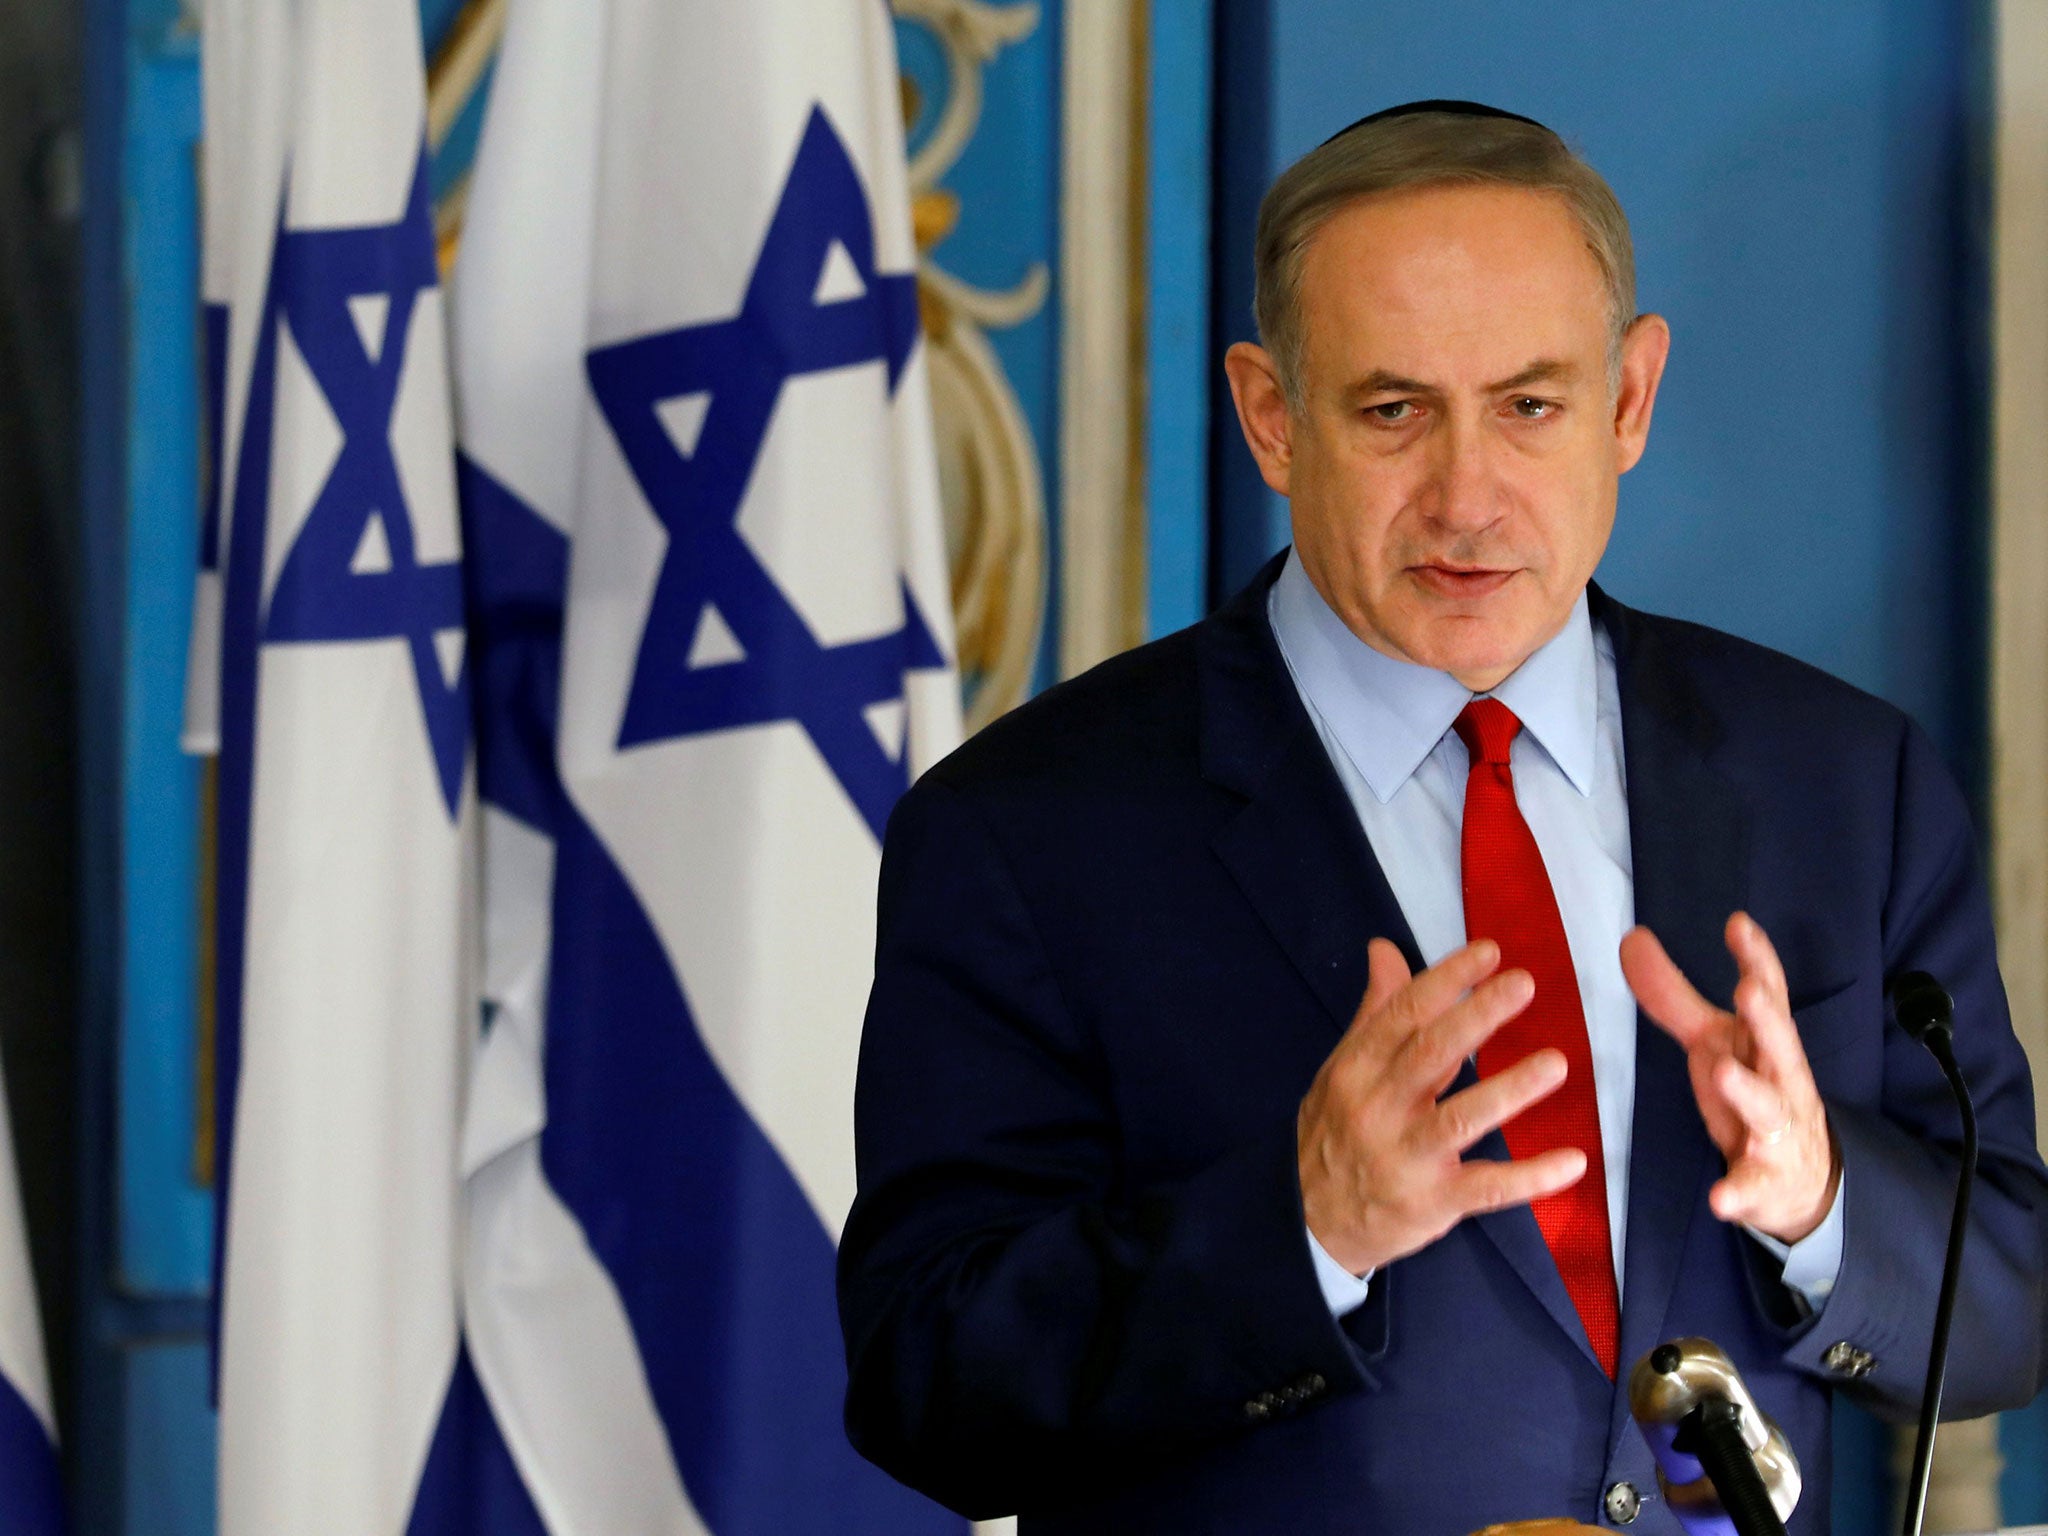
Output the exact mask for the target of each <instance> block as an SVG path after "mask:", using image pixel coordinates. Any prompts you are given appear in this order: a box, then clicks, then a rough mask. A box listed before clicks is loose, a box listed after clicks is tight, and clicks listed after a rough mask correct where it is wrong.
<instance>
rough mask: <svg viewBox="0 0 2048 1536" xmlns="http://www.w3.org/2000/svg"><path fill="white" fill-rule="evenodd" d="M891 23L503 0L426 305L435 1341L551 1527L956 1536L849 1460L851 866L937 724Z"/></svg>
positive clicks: (843, 11) (923, 432)
mask: <svg viewBox="0 0 2048 1536" xmlns="http://www.w3.org/2000/svg"><path fill="white" fill-rule="evenodd" d="M898 102H899V96H898V85H897V76H896V64H895V55H894V40H893V33H892V28H891V22H890V17H889V12H888V8H887V6H886V5H884V4H883V3H881V0H753V3H749V4H747V5H743V6H742V5H733V4H730V3H728V0H512V3H511V6H510V11H509V17H508V23H507V33H506V36H505V42H504V48H503V52H502V55H501V57H500V61H499V64H498V69H497V74H496V77H495V82H494V84H493V88H492V97H491V103H490V107H489V109H488V118H487V121H486V126H485V130H484V137H483V143H482V146H481V150H480V154H479V161H478V167H477V171H476V175H475V179H474V182H473V186H472V191H471V196H470V199H469V204H468V214H467V224H466V228H465V231H464V235H463V244H462V252H461V255H460V257H459V261H458V268H457V273H456V277H455V280H454V293H453V306H454V336H455V353H456V376H457V391H456V393H457V400H458V405H459V418H460V424H461V439H462V447H463V453H464V465H463V474H462V485H463V491H462V495H463V502H464V516H465V526H466V529H467V537H468V551H469V554H468V558H469V560H470V563H471V582H472V593H473V598H472V607H471V625H472V640H473V646H474V658H475V660H474V666H475V677H476V687H477V690H478V720H479V742H478V757H479V767H478V772H479V785H480V790H481V797H482V800H483V803H484V812H483V815H484V826H485V830H484V867H485V886H486V922H485V926H486V943H485V970H486V980H485V992H486V997H487V999H488V1001H489V1005H490V1009H491V1015H490V1016H491V1022H490V1024H489V1026H488V1032H487V1034H486V1036H485V1039H484V1042H483V1045H482V1048H481V1052H480V1055H479V1059H478V1062H477V1066H476V1073H475V1077H474V1080H473V1086H472V1093H471V1100H470V1111H469V1119H468V1123H467V1128H466V1132H465V1138H464V1153H463V1156H464V1161H463V1166H464V1169H465V1172H466V1173H467V1175H468V1180H469V1194H468V1199H469V1210H468V1236H467V1251H466V1254H465V1269H464V1276H465V1280H464V1296H465V1307H466V1319H465V1324H466V1329H467V1344H468V1351H469V1355H470V1356H471V1358H473V1360H474V1362H475V1369H476V1376H477V1378H478V1379H479V1380H480V1382H481V1384H482V1390H483V1395H484V1396H485V1397H486V1398H487V1399H488V1403H489V1408H490V1410H491V1413H490V1415H489V1418H490V1419H491V1420H493V1421H494V1424H495V1428H496V1430H497V1431H498V1432H501V1433H502V1436H503V1442H502V1443H503V1446H504V1447H505V1448H507V1449H508V1450H509V1464H510V1465H515V1466H516V1468H517V1475H518V1478H519V1480H520V1482H521V1484H522V1485H523V1487H524V1489H525V1491H526V1492H527V1493H528V1494H529V1495H530V1496H531V1499H532V1504H533V1507H534V1508H535V1509H536V1510H537V1511H538V1515H539V1518H540V1519H541V1520H542V1521H543V1522H544V1523H545V1527H546V1529H547V1530H548V1531H549V1532H552V1533H554V1536H580V1533H584V1532H592V1533H595V1532H614V1531H632V1532H636V1533H644V1536H685V1533H689V1536H695V1533H699V1532H710V1533H714V1536H754V1533H761V1536H767V1533H774V1536H802V1533H810V1532H817V1533H824V1532H832V1533H866V1532H875V1533H881V1532H887V1533H889V1536H904V1533H921V1532H939V1531H949V1532H963V1531H964V1530H965V1522H964V1521H962V1520H960V1519H959V1518H958V1517H956V1516H952V1515H950V1514H948V1513H947V1512H945V1511H943V1510H941V1509H939V1508H938V1507H937V1506H935V1505H933V1504H931V1503H929V1502H928V1501H925V1500H924V1499H922V1498H921V1497H919V1496H917V1495H914V1494H912V1493H910V1492H908V1491H907V1490H905V1489H903V1488H901V1487H900V1486H898V1485H896V1484H894V1483H893V1482H891V1481H890V1480H889V1479H888V1478H886V1477H885V1476H883V1475H882V1474H881V1473H880V1472H878V1471H876V1470H875V1469H873V1468H872V1467H870V1466H868V1465H867V1464H866V1463H864V1462H862V1461H861V1460H860V1459H859V1458H858V1457H857V1456H856V1455H855V1453H854V1452H853V1451H852V1450H851V1448H850V1447H849V1446H848V1444H847V1442H846V1437H845V1433H844V1430H843V1428H842V1426H841V1407H842V1399H843V1394H844V1389H845V1367H844V1357H843V1349H842V1345H841V1342H840V1337H839V1330H838V1325H837V1318H836V1311H835V1307H834V1301H833V1277H832V1271H833V1261H834V1246H835V1243H836V1240H837V1237H838V1234H839V1230H840V1227H841V1225H842V1223H843V1221H844V1219H845V1216H846V1212H847V1209H848V1207H849V1206H850V1204H851V1202H852V1198H853V1191H854V1173H853V1142H852V1090H853V1074H854V1061H855V1053H856V1046H857V1041H858V1034H859V1027H860V1019H861V1015H862V1011H863V1005H864V1001H865V997H866V991H867V986H868V982H869V978H870V976H871V973H872V954H873V944H874V895H875V884H876V879H877V875H878V871H879V866H880V838H881V834H882V828H883V824H884V822H885V820H886V818H887V816H888V814H889V810H890V807H891V806H892V805H893V804H894V802H895V800H896V798H897V796H898V795H900V794H901V793H902V791H903V789H904V788H905V787H906V786H907V784H908V783H909V781H910V778H911V777H912V776H913V775H914V774H915V773H916V772H917V771H918V770H919V769H921V768H922V767H924V766H926V765H928V764H929V763H930V762H932V761H933V760H934V759H935V758H936V757H937V756H938V755H940V754H941V753H943V752H944V751H945V750H947V749H948V748H950V747H951V746H952V745H953V744H954V743H955V742H956V741H957V740H958V736H959V729H960V725H959V705H958V694H957V684H956V679H955V676H954V673H953V671H952V669H951V664H950V662H949V660H948V657H949V655H950V652H951V623H950V614H949V604H948V593H947V580H946V570H945V552H944V544H943V533H942V529H941V525H940V521H939V508H938V500H937V480H936V471H935V467H934V455H933V447H932V434H931V422H930V405H929V397H928V392H927V383H926V377H925V365H924V358H923V353H922V351H921V349H920V347H919V342H918V316H917V306H916V296H915V286H914V280H913V276H912V273H913V268H914V250H913V247H912V242H911V236H910V220H909V209H908V194H907V189H906V168H905V162H904V150H903V133H902V124H901V119H900V115H899V111H900V109H899V105H898Z"/></svg>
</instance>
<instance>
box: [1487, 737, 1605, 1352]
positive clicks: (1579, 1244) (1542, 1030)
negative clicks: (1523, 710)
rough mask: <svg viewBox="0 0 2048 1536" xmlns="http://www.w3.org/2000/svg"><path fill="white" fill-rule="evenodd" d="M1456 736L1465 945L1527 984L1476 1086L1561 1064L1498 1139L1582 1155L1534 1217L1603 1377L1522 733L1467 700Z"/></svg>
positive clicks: (1564, 960) (1600, 1315)
mask: <svg viewBox="0 0 2048 1536" xmlns="http://www.w3.org/2000/svg"><path fill="white" fill-rule="evenodd" d="M1456 729H1457V732H1458V736H1459V739H1460V740H1462V741H1463V742H1464V743H1465V750H1466V751H1467V752H1468V753H1470V754H1471V758H1472V771H1471V774H1470V776H1469V777H1468V778H1467V779H1466V780H1465V834H1464V848H1463V860H1462V862H1463V866H1464V869H1463V874H1464V883H1465V935H1466V937H1467V938H1468V939H1492V940H1493V941H1494V942H1495V943H1496V944H1498V945H1500V965H1501V969H1502V970H1504V971H1505V970H1509V969H1512V968H1515V967H1519V968H1521V969H1522V970H1525V971H1527V972H1528V973H1529V974H1530V976H1532V977H1533V978H1534V979H1535V982H1536V995H1535V997H1534V999H1533V1000H1532V1001H1531V1002H1530V1004H1529V1006H1528V1007H1527V1008H1525V1009H1523V1010H1522V1012H1521V1013H1520V1014H1518V1015H1516V1016H1515V1017H1514V1018H1512V1019H1510V1020H1508V1022H1507V1023H1506V1024H1504V1025H1502V1026H1501V1027H1500V1029H1499V1030H1497V1031H1496V1032H1495V1033H1494V1035H1493V1037H1492V1038H1491V1039H1489V1040H1488V1041H1487V1042H1486V1043H1485V1044H1484V1045H1482V1046H1481V1047H1480V1048H1479V1075H1480V1076H1481V1077H1491V1076H1492V1075H1493V1074H1494V1073H1496V1072H1499V1071H1502V1070H1504V1069H1505V1068H1508V1067H1511V1066H1513V1065H1514V1064H1515V1063H1516V1062H1518V1061H1520V1060H1521V1059H1522V1058H1523V1057H1525V1056H1527V1055H1528V1054H1529V1053H1530V1052H1531V1051H1538V1050H1541V1049H1543V1048H1544V1047H1545V1046H1551V1047H1554V1048H1555V1049H1557V1050H1560V1051H1562V1052H1564V1059H1565V1065H1566V1068H1567V1072H1566V1075H1565V1080H1564V1086H1563V1087H1561V1088H1559V1089H1558V1090H1557V1091H1556V1092H1555V1093H1553V1094H1551V1095H1550V1096H1549V1097H1548V1098H1546V1099H1541V1100H1539V1101H1537V1102H1536V1103H1535V1104H1533V1105H1531V1106H1530V1107H1529V1108H1528V1109H1525V1110H1523V1111H1522V1112H1521V1113H1520V1114H1519V1115H1517V1116H1516V1117H1515V1118H1514V1119H1512V1120H1510V1121H1509V1122H1508V1123H1507V1125H1506V1126H1504V1127H1503V1128H1502V1131H1503V1134H1504V1135H1505V1136H1506V1137H1507V1143H1508V1151H1509V1152H1510V1153H1511V1154H1512V1155H1514V1156H1515V1157H1518V1158H1520V1157H1533V1156H1535V1155H1536V1154H1537V1153H1539V1152H1547V1151H1549V1150H1550V1149H1551V1148H1552V1147H1577V1148H1579V1149H1580V1150H1581V1151H1583V1152H1584V1153H1585V1154H1586V1173H1585V1177H1584V1178H1582V1179H1580V1180H1579V1181H1578V1183H1576V1184H1574V1185H1572V1186H1571V1188H1569V1189H1566V1190H1562V1191H1560V1192H1559V1193H1557V1194H1554V1195H1550V1196H1547V1197H1546V1198H1544V1199H1541V1200H1538V1201H1536V1202H1535V1205H1534V1207H1533V1209H1534V1211H1535V1213H1536V1225H1537V1226H1538V1227H1540V1228H1541V1229H1542V1231H1543V1240H1544V1242H1546V1243H1548V1244H1549V1245H1550V1255H1551V1257H1552V1258H1553V1259H1555V1260H1556V1261H1557V1271H1558V1273H1559V1274H1560V1275H1562V1276H1563V1277H1564V1288H1565V1290H1566V1291H1568V1292H1569V1293H1570V1294H1571V1298H1572V1305H1573V1306H1575V1307H1576V1308H1578V1312H1579V1320H1580V1321H1581V1322H1583V1323H1584V1324H1585V1325H1586V1337H1587V1338H1588V1339H1589V1340H1591V1341H1592V1345H1593V1353H1594V1355H1595V1356H1597V1357H1598V1359H1599V1361H1600V1363H1601V1365H1603V1366H1605V1367H1606V1369H1607V1374H1608V1375H1609V1376H1610V1377H1612V1376H1613V1375H1614V1371H1615V1355H1616V1349H1617V1345H1616V1339H1615V1335H1616V1332H1617V1329H1618V1326H1619V1318H1620V1311H1621V1308H1620V1302H1619V1300H1618V1299H1617V1295H1616V1289H1615V1284H1614V1250H1613V1247H1612V1246H1611V1244H1610V1241H1609V1238H1608V1229H1607V1175H1606V1169H1605V1166H1604V1165H1603V1163H1602V1160H1601V1156H1600V1104H1599V1100H1598V1099H1597V1098H1596V1097H1595V1096H1594V1093H1593V1049H1592V1046H1591V1045H1590V1044H1589V1043H1588V1042H1587V1039H1586V1015H1585V1010H1584V1009H1583V1008H1582V1007H1581V1006H1580V1004H1579V978H1578V973H1577V972H1576V971H1575V970H1573V968H1572V952H1571V947H1570V946H1569V945H1568V944H1567V943H1566V942H1565V936H1564V920H1563V919H1562V918H1561V917H1559V916H1558V911H1557V896H1556V893H1555V892H1553V891H1552V890H1551V888H1550V876H1549V874H1548V873H1547V872H1546V871H1545V869H1544V868H1543V854H1542V853H1541V851H1540V850H1538V848H1537V847H1536V839H1535V838H1534V837H1533V836H1531V835H1530V832H1529V824H1528V823H1527V822H1526V821H1524V820H1522V812H1521V810H1520V808H1519V807H1517V806H1516V804H1515V779H1514V774H1513V772H1512V771H1511V770H1510V768H1509V766H1508V748H1509V747H1510V746H1511V745H1513V743H1514V739H1515V736H1516V734H1517V733H1518V732H1519V731H1520V730H1521V729H1522V722H1521V721H1520V720H1518V719H1516V718H1515V712H1514V711H1513V710H1511V709H1509V708H1508V707H1507V705H1505V704H1503V703H1501V702H1500V700H1498V699H1474V700H1473V701H1472V702H1471V703H1470V704H1467V705H1466V706H1465V709H1464V712H1463V713H1462V714H1460V715H1459V716H1458V719H1457V726H1456Z"/></svg>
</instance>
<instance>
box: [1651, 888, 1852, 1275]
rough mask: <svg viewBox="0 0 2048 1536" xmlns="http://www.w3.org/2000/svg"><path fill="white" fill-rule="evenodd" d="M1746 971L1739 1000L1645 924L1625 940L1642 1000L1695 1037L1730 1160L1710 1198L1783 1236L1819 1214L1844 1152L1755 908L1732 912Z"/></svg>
mask: <svg viewBox="0 0 2048 1536" xmlns="http://www.w3.org/2000/svg"><path fill="white" fill-rule="evenodd" d="M1725 936H1726V939H1727V942H1728V952H1729V953H1730V954H1731V955H1733V956H1734V957H1735V964H1736V966H1737V968H1738V969H1739V971H1740V976H1739V978H1738V980H1737V981H1736V983H1735V1011H1734V1012H1733V1013H1730V1012H1728V1011H1727V1010H1726V1009H1723V1008H1716V1007H1715V1006H1714V1005H1713V1004H1712V1003H1710V1002H1708V1001H1707V1000H1706V999H1705V998H1704V997H1701V996H1700V994H1699V992H1698V990H1697V989H1696V988H1695V987H1694V986H1693V984H1692V983H1691V982H1690V981H1688V980H1686V978H1685V974H1684V973H1683V972H1682V971H1680V970H1679V969H1678V967H1677V965H1675V964H1674V963H1673V962H1672V959H1671V957H1670V956H1669V955H1668V954H1666V953H1665V952H1664V946H1663V945H1662V944H1661V943H1659V942H1658V940H1657V936H1656V935H1655V934H1653V933H1651V932H1650V930H1649V929H1647V928H1635V929H1631V930H1630V931H1629V932H1628V934H1626V935H1625V936H1624V937H1623V939H1622V941H1621V970H1622V974H1623V975H1624V976H1626V977H1627V978H1628V984H1629V989H1630V990H1631V991H1632V992H1634V993H1635V995H1636V1001H1637V1002H1638V1003H1640V1004H1641V1005H1642V1008H1643V1012H1645V1013H1647V1014H1648V1015H1649V1016H1650V1017H1651V1018H1652V1019H1653V1020H1655V1021H1656V1022H1657V1024H1659V1025H1660V1026H1662V1028H1663V1030H1664V1032H1665V1033H1666V1034H1668V1035H1669V1036H1671V1038H1672V1039H1674V1040H1676V1041H1677V1042H1678V1043H1679V1044H1680V1045H1681V1046H1683V1047H1684V1048H1685V1057H1686V1064H1687V1066H1688V1067H1689V1068H1690V1069H1691V1073H1692V1091H1693V1097H1694V1098H1695V1099H1697V1100H1698V1101H1699V1106H1700V1115H1701V1117H1702V1118H1703V1119H1704V1120H1705V1121H1706V1123H1707V1134H1708V1135H1710V1136H1712V1137H1713V1138H1714V1144H1715V1145H1716V1146H1718V1147H1719V1148H1720V1149H1721V1155H1722V1156H1723V1157H1725V1158H1726V1159H1727V1160H1728V1172H1727V1174H1726V1175H1725V1176H1724V1177H1723V1178H1721V1179H1720V1180H1718V1181H1717V1182H1716V1183H1715V1185H1714V1187H1713V1189H1712V1190H1711V1191H1710V1192H1709V1193H1708V1196H1707V1203H1708V1205H1709V1206H1710V1207H1712V1209H1713V1212H1714V1214H1715V1215H1716V1216H1718V1217H1720V1218H1721V1219H1722V1220H1723V1221H1739V1222H1741V1223H1743V1224H1744V1225H1746V1226H1749V1227H1752V1228H1754V1229H1755V1230H1757V1231H1758V1232H1761V1233H1764V1234H1765V1235H1766V1236H1768V1237H1774V1238H1776V1239H1777V1240H1778V1241H1779V1242H1781V1243H1796V1242H1798V1241H1799V1240H1800V1239H1801V1238H1803V1237H1805V1236H1807V1234H1809V1233H1810V1232H1812V1231H1813V1229H1814V1228H1815V1227H1818V1226H1819V1225H1820V1224H1821V1220H1822V1218H1824V1217H1825V1216H1826V1215H1827V1213H1828V1210H1829V1208H1830V1207H1831V1206H1832V1205H1833V1204H1834V1201H1835V1191H1836V1189H1837V1188H1838V1187H1839V1185H1840V1184H1841V1179H1842V1161H1841V1154H1840V1153H1839V1151H1838V1150H1837V1149H1836V1147H1835V1141H1834V1136H1833V1133H1832V1132H1831V1131H1830V1130H1829V1129H1828V1112H1827V1106H1826V1105H1824V1104H1823V1103H1821V1098H1820V1090H1819V1089H1818V1088H1816V1087H1815V1086H1814V1082H1813V1071H1812V1069H1811V1068H1810V1067H1808V1066H1807V1064H1806V1049H1805V1047H1804V1046H1802V1045H1801V1044H1800V1042H1799V1031H1798V1029H1797V1028H1796V1027H1795V1026H1794V1025H1793V1023H1792V1005H1791V1000H1790V997H1789V996H1788V994H1787V992H1786V989H1785V968H1784V966H1782V965H1780V964H1779V963H1778V952H1777V951H1776V950H1775V949H1773V948H1772V947H1771V941H1770V940H1769V939H1768V938H1766V937H1765V936H1764V931H1763V929H1762V928H1760V927H1759V926H1757V923H1756V921H1755V920H1754V919H1753V918H1751V917H1750V916H1749V915H1748V914H1747V913H1745V912H1737V913H1736V914H1734V915H1733V916H1732V917H1730V918H1729V919H1728V927H1727V931H1726V935H1725Z"/></svg>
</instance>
